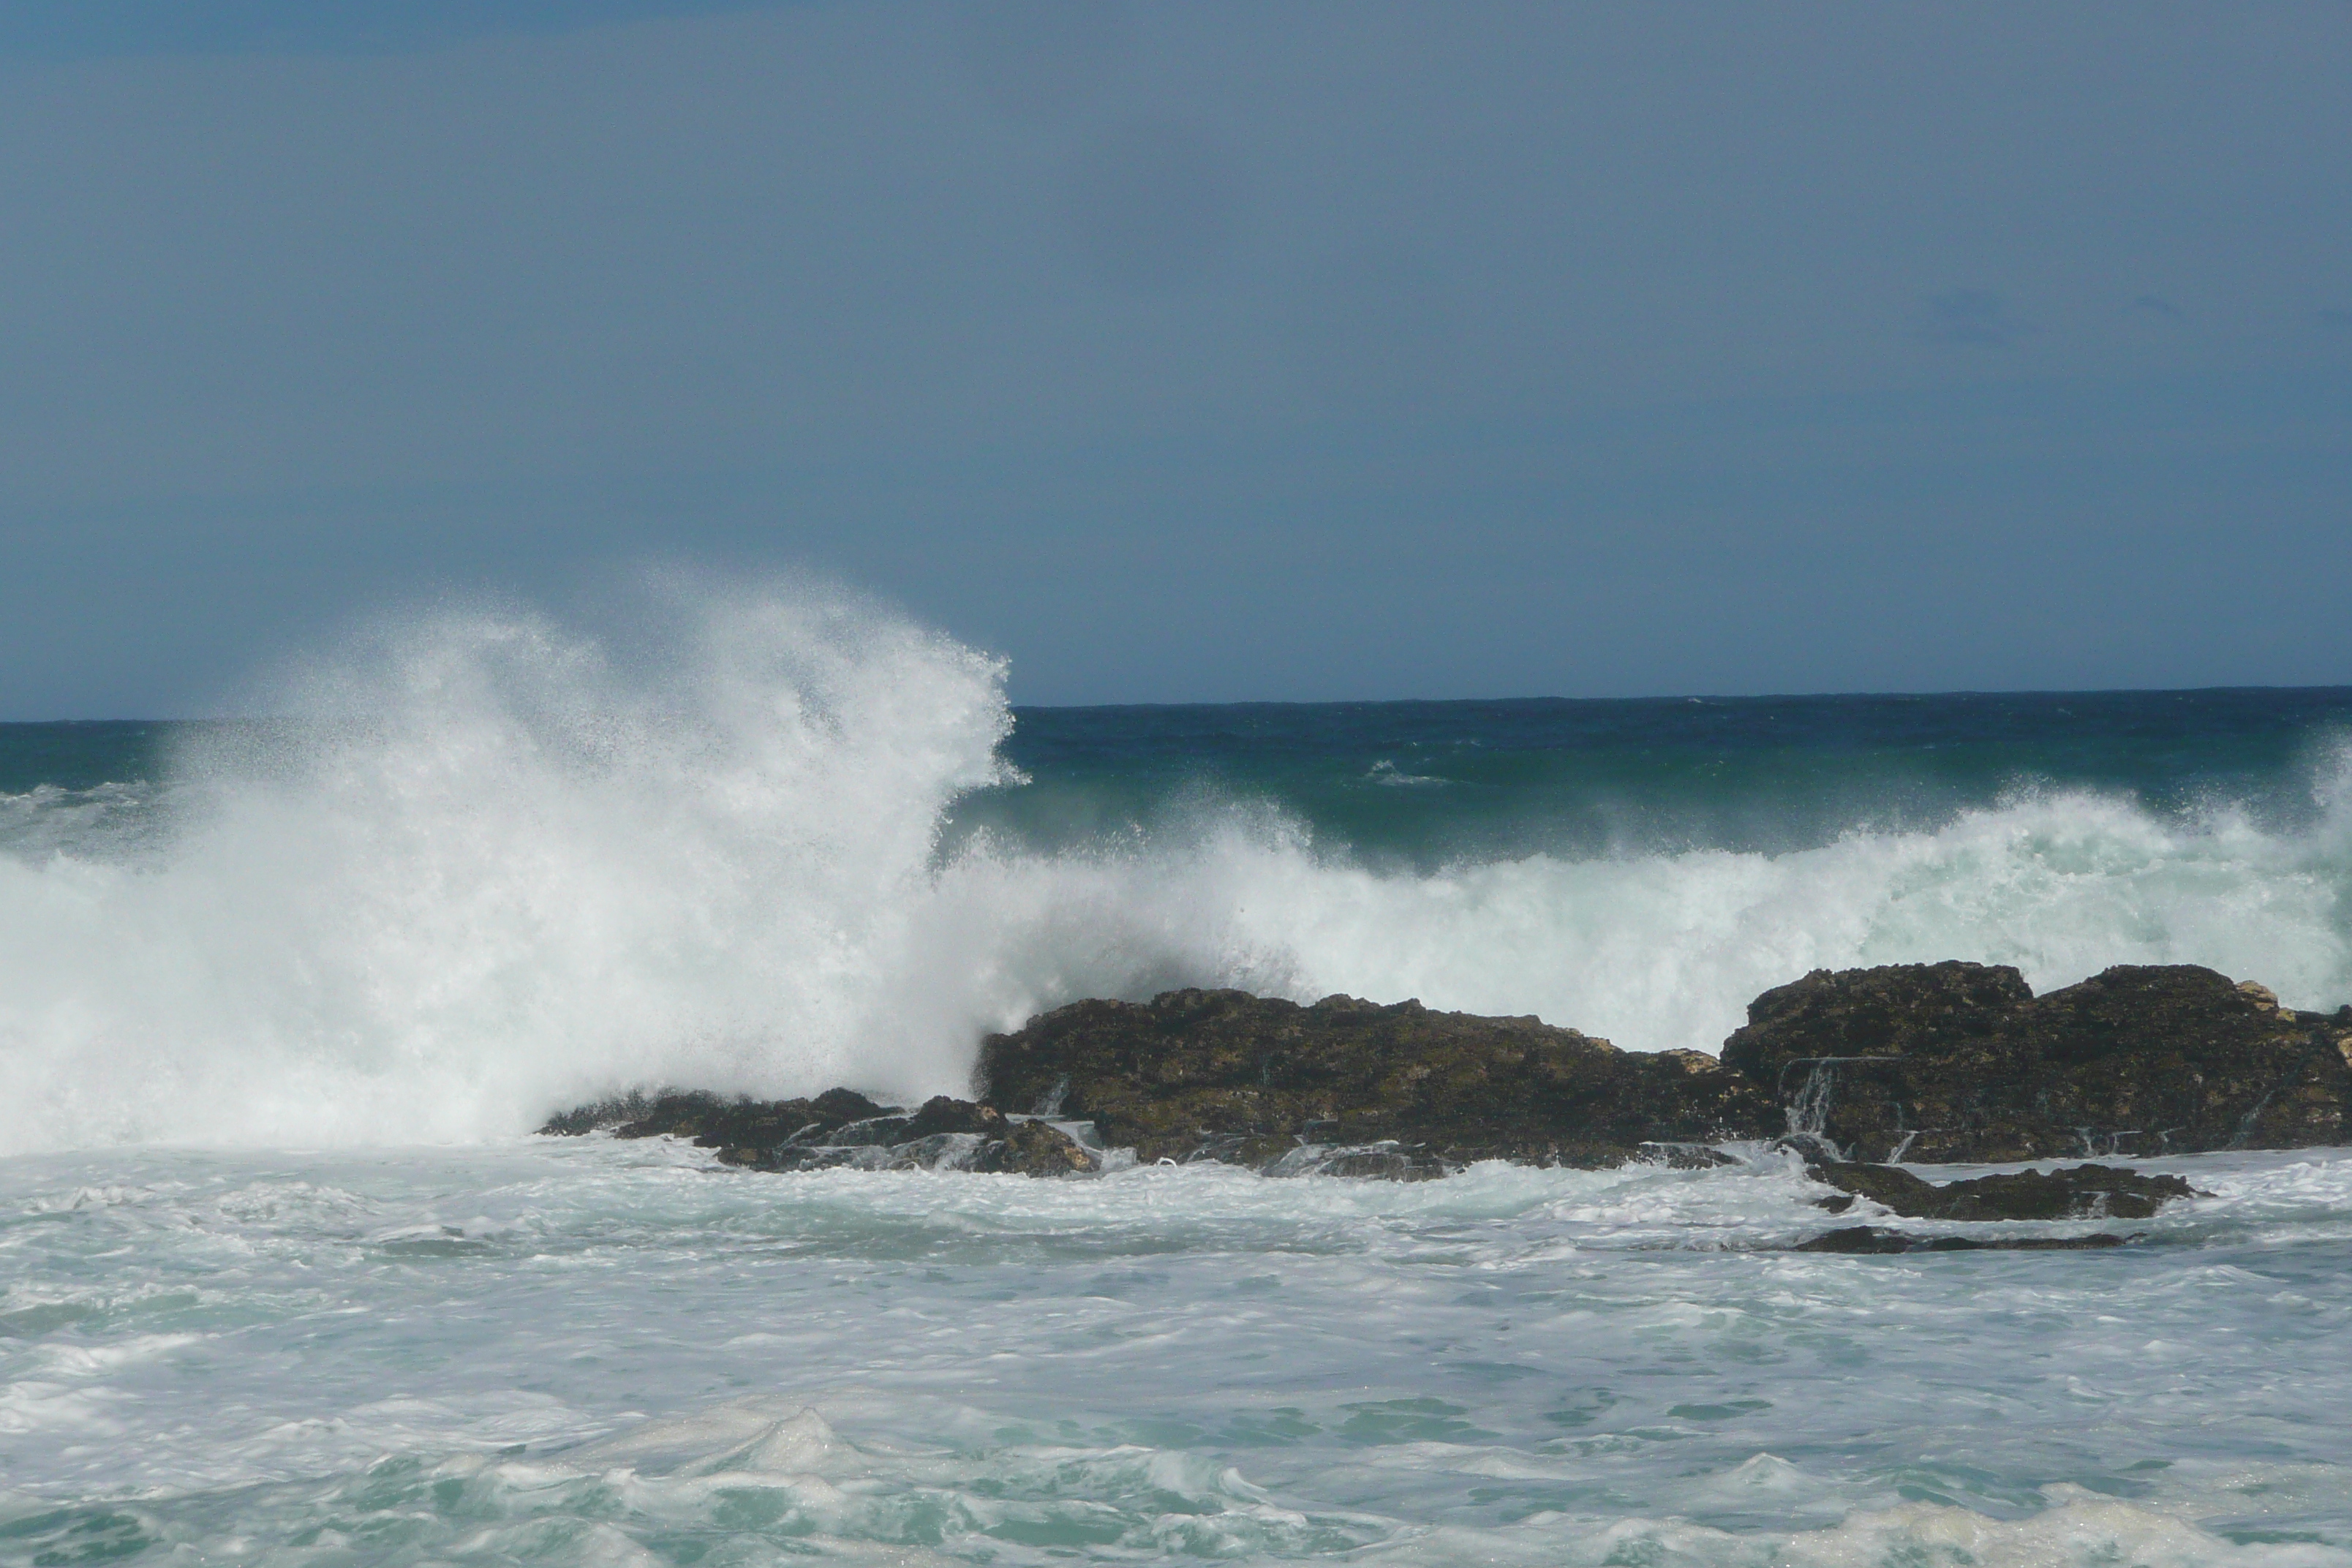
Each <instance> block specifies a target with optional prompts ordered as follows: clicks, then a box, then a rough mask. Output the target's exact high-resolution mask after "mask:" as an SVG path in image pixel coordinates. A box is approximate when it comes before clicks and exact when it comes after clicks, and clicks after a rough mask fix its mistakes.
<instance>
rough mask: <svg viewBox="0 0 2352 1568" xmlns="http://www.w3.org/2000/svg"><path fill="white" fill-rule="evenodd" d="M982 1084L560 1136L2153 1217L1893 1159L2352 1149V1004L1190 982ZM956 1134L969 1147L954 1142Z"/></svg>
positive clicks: (2179, 1190) (2088, 1174) (765, 1155)
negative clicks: (1593, 1002) (1581, 1006)
mask: <svg viewBox="0 0 2352 1568" xmlns="http://www.w3.org/2000/svg"><path fill="white" fill-rule="evenodd" d="M975 1078H976V1080H977V1082H978V1085H979V1089H978V1093H977V1097H976V1099H974V1100H956V1099H953V1098H950V1097H948V1096H944V1095H942V1096H939V1097H935V1098H934V1099H932V1100H928V1101H926V1102H925V1103H924V1104H923V1105H922V1106H920V1107H919V1108H918V1109H916V1110H912V1111H908V1110H898V1109H893V1108H890V1107H886V1106H883V1105H880V1104H877V1102H875V1101H874V1100H870V1099H868V1098H866V1096H864V1095H861V1094H857V1093H856V1092H854V1091H852V1090H849V1089H830V1090H828V1091H826V1092H825V1093H824V1094H821V1095H818V1096H816V1097H815V1098H814V1099H813V1100H764V1101H763V1100H748V1099H733V1100H730V1099H725V1098H722V1097H720V1096H717V1095H712V1094H700V1093H662V1094H658V1095H653V1096H647V1095H642V1094H639V1095H632V1096H629V1097H626V1098H625V1099H621V1100H608V1101H605V1102H603V1103H601V1104H598V1105H594V1106H586V1107H583V1108H581V1109H579V1110H573V1111H569V1112H566V1113H564V1114H563V1115H562V1116H558V1117H554V1118H552V1119H551V1120H550V1121H548V1123H547V1124H546V1126H545V1127H544V1128H542V1129H541V1131H547V1132H551V1133H576V1132H583V1131H591V1130H593V1129H596V1128H610V1129H612V1130H613V1131H614V1134H615V1135H616V1136H618V1137H624V1138H642V1137H652V1136H656V1135H667V1136H673V1137H680V1138H689V1139H692V1140H693V1141H694V1142H696V1143H697V1144H698V1145H700V1146H702V1147H705V1148H714V1149H717V1150H719V1152H720V1158H721V1160H723V1161H724V1162H726V1163H731V1164H740V1165H747V1166H751V1167H753V1168H757V1169H762V1170H788V1169H810V1168H818V1167H822V1166H826V1165H857V1166H861V1167H865V1166H875V1167H877V1168H878V1167H887V1166H889V1165H891V1164H892V1163H894V1162H896V1163H898V1164H900V1165H905V1164H908V1163H923V1164H930V1165H938V1164H940V1163H950V1162H955V1161H963V1162H966V1163H969V1164H971V1166H973V1167H974V1168H980V1169H989V1170H997V1169H1003V1170H1015V1169H1018V1170H1050V1171H1054V1172H1066V1171H1072V1170H1080V1169H1092V1168H1096V1166H1097V1163H1098V1162H1097V1160H1096V1157H1095V1156H1094V1155H1093V1154H1092V1153H1091V1152H1088V1151H1087V1148H1086V1146H1085V1145H1083V1144H1081V1143H1079V1142H1077V1141H1076V1140H1074V1139H1071V1138H1069V1137H1068V1136H1067V1135H1066V1133H1061V1132H1058V1131H1055V1130H1054V1129H1053V1128H1052V1127H1051V1124H1050V1121H1044V1120H1035V1121H1033V1120H1028V1119H1026V1118H1024V1117H1023V1116H1021V1115H1019V1114H1018V1113H1017V1112H1013V1113H1008V1111H1007V1110H1006V1109H1005V1108H1019V1107H1027V1108H1029V1110H1028V1116H1030V1117H1036V1118H1053V1117H1060V1116H1069V1117H1073V1118H1081V1117H1083V1118H1090V1119H1092V1120H1093V1121H1095V1123H1096V1124H1097V1127H1098V1128H1099V1130H1100V1132H1101V1135H1102V1138H1103V1141H1104V1142H1108V1143H1109V1144H1112V1145H1117V1146H1123V1147H1129V1148H1132V1149H1134V1150H1135V1152H1136V1154H1137V1157H1138V1158H1139V1159H1140V1160H1142V1161H1144V1162H1146V1163H1150V1162H1154V1161H1160V1160H1176V1161H1180V1162H1189V1161H1199V1160H1214V1161H1222V1162H1226V1163H1236V1164H1241V1165H1245V1166H1248V1167H1250V1168H1253V1169H1256V1170H1262V1171H1269V1172H1280V1173H1303V1172H1320V1173H1333V1174H1357V1175H1379V1176H1385V1177H1390V1178H1393V1179H1400V1180H1413V1179H1418V1178H1420V1177H1423V1176H1426V1175H1431V1174H1437V1173H1444V1171H1446V1170H1449V1169H1454V1168H1457V1167H1459V1166H1460V1165H1462V1164H1464V1163H1468V1162H1470V1161H1474V1160H1479V1159H1487V1158H1500V1159H1509V1160H1517V1161H1524V1162H1529V1163H1542V1164H1570V1165H1587V1166H1596V1165H1610V1164H1619V1163H1626V1162H1628V1161H1633V1160H1644V1161H1650V1162H1654V1163H1664V1164H1666V1165H1669V1166H1699V1165H1705V1164H1708V1163H1723V1162H1724V1161H1726V1160H1727V1159H1728V1158H1729V1157H1728V1156H1727V1155H1725V1154H1723V1153H1722V1152H1719V1151H1717V1150H1716V1149H1714V1148H1712V1147H1711V1145H1713V1144H1716V1143H1719V1142H1727V1141H1730V1140H1735V1139H1741V1140H1744V1139H1762V1138H1769V1137H1773V1136H1775V1135H1783V1136H1785V1137H1786V1138H1787V1139H1788V1140H1789V1141H1790V1142H1793V1143H1795V1144H1796V1145H1798V1146H1799V1147H1801V1149H1802V1150H1804V1152H1806V1154H1807V1156H1808V1158H1809V1159H1810V1160H1811V1161H1813V1162H1814V1163H1816V1165H1817V1167H1818V1169H1817V1173H1822V1179H1823V1180H1824V1181H1826V1182H1828V1183H1829V1184H1830V1185H1832V1186H1833V1187H1836V1188H1837V1189H1838V1190H1839V1194H1840V1196H1841V1197H1843V1198H1844V1199H1845V1200H1846V1202H1845V1203H1844V1204H1843V1205H1838V1204H1837V1200H1836V1199H1830V1200H1825V1203H1826V1204H1828V1205H1832V1206H1835V1207H1839V1208H1843V1207H1850V1206H1851V1204H1852V1201H1853V1199H1855V1198H1856V1197H1858V1196H1866V1197H1869V1198H1871V1199H1872V1200H1874V1201H1875V1202H1878V1203H1881V1204H1884V1205H1885V1206H1886V1207H1888V1208H1889V1209H1891V1210H1893V1211H1894V1212H1895V1213H1898V1214H1904V1215H1915V1216H1919V1217H1937V1218H1945V1219H1966V1218H2025V1217H2060V1216H2062V1215H2063V1216H2069V1217H2081V1216H2083V1215H2091V1214H2106V1215H2113V1216H2115V1217H2118V1218H2129V1217H2137V1216H2139V1215H2147V1214H2152V1213H2154V1212H2155V1209H2156V1207H2157V1206H2158V1205H2161V1204H2162V1203H2164V1202H2166V1201H2168V1200H2169V1199H2172V1198H2177V1197H2180V1196H2185V1195H2188V1194H2189V1188H2188V1185H2187V1184H2186V1183H2183V1182H2180V1181H2179V1179H2178V1178H2176V1177H2147V1176H2142V1175H2140V1174H2138V1173H2133V1172H2129V1171H2122V1170H2116V1169H2112V1168H2110V1167H2105V1166H2100V1165H2084V1166H2079V1167H2076V1168H2074V1170H2071V1171H2060V1172H2050V1173H2023V1174H2021V1175H2016V1176H1999V1177H1979V1178H1977V1179H1976V1180H1975V1181H1973V1182H1959V1183H1951V1184H1946V1185H1943V1186H1937V1185H1935V1184H1931V1183H1928V1182H1926V1181H1924V1180H1922V1179H1921V1178H1919V1177H1916V1176H1914V1175H1912V1174H1910V1173H1907V1172H1904V1171H1901V1170H1898V1169H1895V1167H1894V1165H1893V1164H1891V1163H1890V1162H1895V1161H1902V1160H1914V1161H1920V1162H1927V1163H1963V1162H1969V1163H2005V1162H2011V1161H2017V1162H2024V1161H2033V1160H2047V1159H2050V1158H2053V1157H2059V1156H2066V1155H2101V1154H2123V1153H2137V1154H2157V1153H2189V1152H2200V1151H2205V1150H2214V1149H2237V1148H2257V1149H2261V1148H2287V1147H2299V1146H2305V1145H2313V1144H2328V1143H2341V1142H2347V1141H2352V1007H2347V1008H2345V1009H2343V1010H2341V1011H2339V1012H2337V1013H2336V1014H2334V1015H2332V1016H2320V1015H2317V1014H2312V1013H2298V1012H2295V1011H2294V1010H2293V1009H2291V1008H2285V1007H2282V1006H2280V1005H2279V1003H2278V999H2277V998H2276V996H2275V995H2273V994H2272V993H2271V992H2270V991H2268V990H2267V989H2265V988H2264V987H2263V986H2260V985H2257V984H2252V983H2251V982H2248V983H2245V984H2232V983H2231V981H2230V980H2229V979H2228V978H2226V977H2225V976H2222V975H2221V974H2217V973H2214V972H2213V971H2211V970H2209V969H2200V968H2196V967H2193V966H2189V965H2165V966H2132V965H2126V966H2121V967H2117V968H2114V969H2109V970H2107V971H2106V972H2105V973H2101V974H2098V975H2095V976H2094V977H2092V978H2091V979H2089V980H2085V981H2084V982H2082V983H2081V984H2075V985H2070V986H2067V987H2065V988H2064V989H2063V990H2059V991H2053V992H2052V993H2051V994H2048V995H2046V996H2040V997H2037V996H2035V995H2034V994H2033V993H2032V989H2031V988H2030V987H2029V986H2027V984H2025V982H2024V979H2023V978H2022V977H2021V975H2020V974H2019V973H2018V972H2017V971H2016V970H2014V969H2011V968H2009V967H2006V966H2003V965H1989V964H1980V963H1936V964H1899V965H1890V966H1886V967H1883V968H1878V969H1865V970H1846V971H1842V972H1838V973H1831V972H1829V971H1826V970H1817V971H1815V972H1814V973H1811V974H1808V975H1806V976H1804V977H1803V978H1802V979H1801V980H1798V981H1795V982H1792V983H1791V984H1787V985H1782V986H1778V987H1775V988H1774V989H1772V990H1770V991H1768V992H1766V993H1764V994H1762V995H1761V996H1759V997H1758V998H1757V999H1756V1000H1755V1002H1753V1003H1752V1004H1750V1005H1749V1007H1748V1023H1747V1024H1746V1025H1745V1026H1743V1027H1741V1028H1740V1029H1738V1031H1736V1032H1735V1033H1734V1034H1733V1035H1732V1036H1731V1037H1730V1038H1729V1039H1728V1040H1727V1041H1726V1042H1725V1043H1724V1048H1723V1055H1722V1058H1721V1060H1720V1061H1718V1060H1717V1059H1716V1058H1709V1057H1706V1056H1704V1055H1702V1054H1700V1053H1697V1052H1695V1051H1666V1052H1662V1053H1659V1054H1657V1055H1643V1054H1640V1053H1632V1052H1625V1051H1620V1050H1618V1049H1617V1048H1616V1047H1613V1046H1612V1045H1611V1044H1610V1043H1609V1042H1608V1041H1606V1040H1602V1039H1597V1038H1594V1037H1591V1036H1587V1035H1583V1034H1580V1033H1579V1032H1577V1031H1576V1030H1574V1029H1565V1028H1558V1027H1554V1026H1549V1025H1546V1024H1544V1023H1542V1022H1540V1021H1538V1019H1535V1018H1532V1017H1517V1018H1497V1017H1478V1016H1472V1015H1468V1014H1461V1013H1439V1012H1433V1011H1431V1010H1430V1009H1428V1008H1425V1007H1423V1005H1421V1004H1420V1003H1418V1002H1402V1003H1399V1004H1396V1005H1393V1006H1381V1005H1374V1004H1372V1003H1370V1002H1362V1001H1358V1000H1356V999H1354V998H1352V997H1347V996H1328V997H1325V998H1324V999H1323V1000H1322V1001H1320V1002H1318V1003H1316V1004H1314V1005H1312V1006H1300V1005H1297V1003H1294V1002H1289V1001H1285V1000H1281V999H1278V998H1267V997H1259V996H1253V995H1250V994H1246V993H1244V992H1240V991H1171V992H1168V993H1165V994H1161V995H1160V996H1157V997H1155V998H1153V999H1152V1000H1151V1001H1150V1002H1148V1003H1136V1002H1114V1001H1090V1002H1077V1003H1073V1004H1071V1005H1068V1006H1066V1007H1061V1008H1057V1009H1055V1010H1054V1011H1053V1012H1050V1013H1045V1014H1043V1015H1040V1016H1037V1017H1034V1018H1032V1019H1031V1020H1030V1021H1029V1022H1028V1024H1027V1025H1026V1026H1024V1027H1023V1028H1021V1029H1019V1030H1017V1031H1015V1032H1013V1033H1012V1034H1006V1035H992V1036H990V1037H988V1038H987V1039H986V1041H984V1042H983V1043H982V1048H981V1056H980V1064H979V1068H978V1071H977V1073H976V1074H975ZM1033 1129H1043V1131H1032V1130H1033ZM1049 1134H1050V1135H1049ZM949 1138H952V1139H961V1140H969V1141H970V1142H968V1143H961V1142H959V1143H947V1142H935V1141H936V1140H940V1139H949ZM1057 1140H1058V1142H1057ZM861 1151H862V1152H861ZM1072 1151H1076V1153H1075V1155H1074V1154H1073V1153H1072ZM2167 1184H2170V1185H2167Z"/></svg>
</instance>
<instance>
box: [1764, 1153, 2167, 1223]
mask: <svg viewBox="0 0 2352 1568" xmlns="http://www.w3.org/2000/svg"><path fill="white" fill-rule="evenodd" d="M1807 1173H1808V1174H1810V1175H1811V1176H1812V1177H1813V1178H1814V1179H1815V1180H1816V1181H1820V1182H1825V1183H1827V1184H1829V1185H1831V1186H1832V1187H1836V1188H1838V1189H1839V1190H1840V1192H1841V1194H1843V1196H1842V1197H1837V1198H1824V1199H1822V1200H1821V1206H1822V1207H1823V1208H1826V1209H1829V1210H1830V1212H1832V1214H1843V1213H1844V1212H1845V1211H1846V1210H1847V1209H1848V1208H1850V1207H1852V1206H1853V1199H1854V1198H1856V1197H1864V1198H1868V1199H1870V1200H1871V1201H1872V1202H1874V1203H1876V1204H1879V1205H1883V1206H1885V1208H1888V1209H1891V1210H1892V1211H1894V1212H1895V1213H1896V1214H1899V1215H1905V1216H1906V1217H1908V1218H1911V1219H1960V1220H2004V1219H2016V1220H2057V1219H2147V1218H2148V1217H2150V1216H2151V1215H2154V1214H2155V1213H2156V1211H2157V1210H2158V1209H2159V1208H2161V1207H2162V1206H2163V1205H2165V1204H2167V1203H2169V1202H2171V1201H2172V1200H2173V1199H2175V1198H2186V1197H2195V1196H2197V1195H2199V1194H2198V1193H2197V1189H2196V1188H2194V1187H2192V1186H2190V1185H2189V1184H2188V1183H2187V1182H2186V1181H2183V1180H2182V1179H2181V1178H2180V1177H2179V1176H2169V1175H2154V1176H2151V1175H2146V1174H2143V1173H2140V1172H2138V1171H2126V1170H2122V1169H2118V1168H2117V1167H2116V1166H2113V1165H2074V1166H2070V1167H2068V1168H2066V1169H2063V1170H2058V1171H2020V1172H2017V1173H2014V1174H2009V1175H1999V1176H1978V1177H1974V1178H1972V1179H1970V1180H1968V1181H1961V1182H1946V1183H1943V1184H1940V1185H1939V1184H1936V1183H1933V1182H1929V1181H1926V1180H1923V1179H1922V1178H1920V1177H1918V1176H1916V1175H1914V1174H1913V1173H1910V1172H1909V1171H1906V1170H1904V1169H1902V1168H1901V1167H1900V1166H1896V1165H1864V1164H1851V1163H1833V1162H1827V1161H1823V1162H1816V1163H1813V1164H1811V1165H1809V1166H1808V1167H1807Z"/></svg>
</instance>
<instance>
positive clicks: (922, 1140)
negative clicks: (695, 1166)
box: [540, 1089, 1102, 1176]
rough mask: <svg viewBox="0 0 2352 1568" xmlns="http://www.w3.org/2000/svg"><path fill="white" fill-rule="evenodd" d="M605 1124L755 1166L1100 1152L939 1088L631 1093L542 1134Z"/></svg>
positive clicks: (953, 1166) (1041, 1161)
mask: <svg viewBox="0 0 2352 1568" xmlns="http://www.w3.org/2000/svg"><path fill="white" fill-rule="evenodd" d="M607 1130H609V1131H611V1132H612V1134H613V1135H614V1137H616V1138H654V1137H670V1138H682V1139H686V1140H688V1141H689V1142H692V1143H693V1144H694V1145H695V1146H696V1147H697V1148H699V1149H715V1150H717V1151H718V1153H719V1163H721V1164H727V1165H740V1166H743V1167H745V1168H747V1169H751V1170H755V1171H822V1170H831V1169H835V1168H838V1167H851V1168H855V1169H858V1170H872V1171H907V1170H958V1171H1003V1172H1012V1173H1019V1174H1023V1175H1032V1176H1045V1175H1070V1174H1076V1173H1085V1172H1089V1171H1095V1170H1098V1169H1100V1168H1101V1163H1102V1160H1101V1156H1100V1155H1099V1154H1097V1153H1096V1152H1094V1151H1093V1150H1091V1149H1089V1148H1087V1146H1086V1145H1085V1144H1084V1143H1082V1142H1080V1141H1079V1140H1078V1139H1077V1138H1076V1137H1075V1136H1073V1135H1072V1133H1071V1132H1070V1131H1066V1130H1065V1129H1063V1128H1061V1127H1057V1126H1055V1125H1053V1124H1052V1123H1050V1122H1046V1121H1036V1120H1033V1119H1030V1118H1026V1117H1022V1118H1013V1117H1007V1116H1006V1115H1005V1114H1004V1113H1003V1111H1001V1110H997V1109H996V1108H995V1107H993V1106H990V1105H982V1104H978V1103H975V1102H974V1101H971V1100H956V1099H952V1098H950V1096H947V1095H936V1096H934V1097H933V1098H931V1099H930V1100H925V1101H924V1102H923V1103H922V1104H921V1105H920V1106H918V1107H917V1108H915V1109H914V1110H896V1109H893V1108H891V1107H888V1106H884V1105H881V1104H878V1103H877V1102H876V1101H874V1100H869V1099H867V1098H866V1096H864V1095H862V1094H859V1093H857V1092H856V1090H854V1089H828V1090H826V1091H825V1092H824V1093H823V1094H821V1095H818V1096H817V1097H816V1098H814V1100H750V1099H736V1100H729V1099H725V1098H722V1097H721V1096H719V1095H715V1094H706V1093H688V1094H663V1095H657V1096H644V1095H635V1096H630V1097H627V1098H625V1099H621V1100H606V1101H604V1102H602V1103H601V1104H597V1105H590V1106H583V1107H581V1108H580V1109H579V1110H571V1111H566V1112H565V1113H564V1114H562V1115H561V1116H558V1117H554V1118H552V1119H551V1120H550V1121H548V1122H547V1124H546V1125H545V1126H543V1127H541V1129H540V1131H541V1132H542V1133H549V1134H557V1135H576V1134H579V1133H584V1132H593V1131H607Z"/></svg>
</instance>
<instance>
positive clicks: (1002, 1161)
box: [975, 1121, 1100, 1176]
mask: <svg viewBox="0 0 2352 1568" xmlns="http://www.w3.org/2000/svg"><path fill="white" fill-rule="evenodd" d="M1099 1165H1100V1162H1098V1161H1097V1160H1096V1158H1095V1157H1094V1155H1093V1154H1092V1153H1091V1152H1088V1151H1087V1148H1086V1146H1085V1145H1084V1144H1082V1143H1080V1142H1078V1141H1077V1140H1076V1139H1075V1138H1073V1137H1071V1136H1070V1135H1069V1134H1068V1133H1066V1132H1065V1131H1062V1130H1061V1129H1060V1128H1058V1127H1056V1126H1055V1125H1054V1124H1053V1123H1052V1122H1050V1121H1016V1122H1014V1123H1013V1126H1012V1128H1011V1130H1010V1131H1007V1132H1006V1133H1005V1135H1004V1137H1003V1140H1002V1141H1000V1142H995V1143H992V1144H990V1145H989V1146H988V1148H987V1149H986V1150H985V1151H983V1152H982V1154H981V1156H980V1160H979V1163H978V1164H977V1165H976V1166H975V1169H978V1170H982V1171H996V1172H1001V1173H1004V1174H1007V1175H1017V1176H1075V1175H1083V1174H1085V1173H1087V1172H1089V1171H1093V1170H1097V1169H1098V1168H1099Z"/></svg>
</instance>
